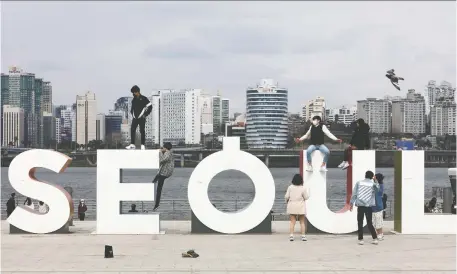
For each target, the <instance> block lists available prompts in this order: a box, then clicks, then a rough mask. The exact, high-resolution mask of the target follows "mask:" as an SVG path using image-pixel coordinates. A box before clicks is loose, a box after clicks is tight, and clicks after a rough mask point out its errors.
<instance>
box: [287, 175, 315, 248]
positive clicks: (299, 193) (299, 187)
mask: <svg viewBox="0 0 457 274" xmlns="http://www.w3.org/2000/svg"><path fill="white" fill-rule="evenodd" d="M284 198H285V199H286V203H287V214H289V215H290V237H289V240H290V241H293V240H294V230H295V223H296V222H297V216H298V220H299V221H300V232H301V240H302V241H306V240H307V239H306V235H305V229H306V227H305V215H306V203H305V201H306V200H308V198H309V190H308V188H306V187H304V186H303V178H302V176H301V175H300V174H295V175H294V178H293V179H292V184H291V185H290V186H289V187H288V188H287V192H286V195H285V197H284Z"/></svg>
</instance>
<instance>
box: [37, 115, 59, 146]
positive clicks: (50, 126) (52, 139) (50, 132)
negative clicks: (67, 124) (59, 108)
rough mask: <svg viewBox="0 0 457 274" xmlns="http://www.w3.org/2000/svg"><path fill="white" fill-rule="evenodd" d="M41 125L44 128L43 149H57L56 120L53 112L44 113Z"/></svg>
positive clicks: (42, 136)
mask: <svg viewBox="0 0 457 274" xmlns="http://www.w3.org/2000/svg"><path fill="white" fill-rule="evenodd" d="M41 125H42V128H43V131H42V135H41V147H43V148H48V149H50V148H55V147H54V146H55V144H56V143H57V141H56V119H55V117H54V115H53V114H52V112H43V114H42V116H41Z"/></svg>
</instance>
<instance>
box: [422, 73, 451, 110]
mask: <svg viewBox="0 0 457 274" xmlns="http://www.w3.org/2000/svg"><path fill="white" fill-rule="evenodd" d="M454 98H455V88H454V87H452V84H451V83H449V82H446V81H442V82H441V84H440V85H439V86H438V85H437V84H436V81H434V80H431V81H429V82H428V85H427V96H426V98H425V99H426V103H427V105H426V108H427V113H429V111H430V108H431V107H433V106H434V105H435V104H436V103H437V102H441V101H450V102H452V101H454Z"/></svg>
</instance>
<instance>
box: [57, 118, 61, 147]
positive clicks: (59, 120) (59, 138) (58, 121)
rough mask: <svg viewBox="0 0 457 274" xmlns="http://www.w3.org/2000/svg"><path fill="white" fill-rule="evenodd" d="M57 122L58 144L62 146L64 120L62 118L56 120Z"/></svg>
mask: <svg viewBox="0 0 457 274" xmlns="http://www.w3.org/2000/svg"><path fill="white" fill-rule="evenodd" d="M55 121H56V126H55V127H56V130H55V131H56V142H57V143H58V144H60V143H61V142H62V138H61V137H62V135H61V134H62V119H61V118H55Z"/></svg>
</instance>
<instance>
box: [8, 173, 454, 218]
mask: <svg viewBox="0 0 457 274" xmlns="http://www.w3.org/2000/svg"><path fill="white" fill-rule="evenodd" d="M96 171H97V169H96V168H87V167H81V168H78V167H70V168H68V169H67V170H66V171H65V172H64V173H62V174H56V173H53V172H52V171H48V170H44V169H39V170H38V171H37V173H36V175H37V178H38V179H39V180H42V181H47V182H52V183H55V184H58V185H61V186H71V187H72V188H73V199H74V201H75V203H76V201H77V200H79V199H81V198H82V199H86V200H87V203H88V207H89V208H88V218H89V219H93V218H95V207H96V201H95V199H96V187H97V184H96ZM192 171H193V168H176V169H175V172H174V174H173V176H172V177H171V178H169V179H167V180H166V182H165V186H164V189H163V193H162V199H163V203H162V206H161V211H162V212H163V213H162V214H161V218H162V219H187V218H188V217H189V216H190V214H189V213H190V210H189V207H188V202H187V183H188V180H189V177H190V175H191V173H192ZM297 171H298V168H271V169H270V172H271V174H272V175H273V178H274V180H275V185H276V202H275V206H274V208H273V210H274V211H275V212H278V213H280V212H285V205H284V201H283V200H284V194H285V191H286V189H287V187H288V186H289V184H290V180H291V179H292V177H293V175H294V174H295V173H297ZM156 172H157V171H155V170H126V171H124V172H123V181H124V182H126V183H150V182H151V179H152V178H153V176H154V175H155V174H156ZM376 172H381V173H383V174H384V177H385V179H384V184H385V193H386V194H387V195H388V200H389V201H390V202H393V198H394V197H393V191H394V189H393V179H394V177H393V176H394V169H393V168H379V169H377V170H376ZM363 175H364V174H361V177H362V178H363ZM345 178H346V172H345V171H342V170H340V169H336V168H333V169H332V168H331V169H329V171H328V172H327V195H328V197H327V199H329V200H331V201H328V204H329V208H331V209H332V210H337V209H338V208H339V207H341V206H342V204H343V203H344V199H345V195H346V194H345V193H346V188H345V187H346V179H345ZM1 179H2V180H1V200H2V201H1V203H2V204H1V209H2V213H1V215H2V217H3V218H4V215H5V203H6V200H7V199H8V197H9V195H10V193H11V192H15V191H14V190H13V189H12V187H11V185H10V184H9V181H8V168H6V167H5V168H4V167H2V170H1ZM432 187H450V183H449V177H448V175H447V168H426V169H425V195H424V199H427V200H428V199H430V198H431V197H432ZM17 194H18V193H17ZM208 194H209V197H210V200H211V201H212V202H213V203H214V204H215V205H216V207H217V208H218V209H220V210H224V211H235V210H239V209H241V208H243V207H244V206H246V205H247V204H248V203H249V202H250V201H252V198H253V197H254V185H253V184H252V181H251V180H250V179H249V178H248V177H247V176H246V175H244V174H243V173H241V172H239V171H233V170H230V171H224V172H221V173H219V174H218V175H217V176H216V177H215V178H213V180H212V181H211V184H210V187H209V190H208ZM18 200H19V201H18V202H19V203H20V204H22V203H23V200H24V198H23V197H22V196H19V198H18ZM235 200H237V201H236V202H235ZM131 203H135V204H137V207H138V209H139V210H140V211H150V210H151V209H152V203H153V202H145V203H143V202H140V201H135V202H124V203H123V206H122V207H123V209H122V210H123V211H127V210H128V208H129V206H130V204H131ZM392 213H393V210H392ZM167 215H169V216H167Z"/></svg>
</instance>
